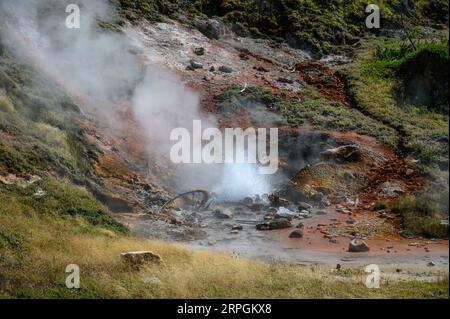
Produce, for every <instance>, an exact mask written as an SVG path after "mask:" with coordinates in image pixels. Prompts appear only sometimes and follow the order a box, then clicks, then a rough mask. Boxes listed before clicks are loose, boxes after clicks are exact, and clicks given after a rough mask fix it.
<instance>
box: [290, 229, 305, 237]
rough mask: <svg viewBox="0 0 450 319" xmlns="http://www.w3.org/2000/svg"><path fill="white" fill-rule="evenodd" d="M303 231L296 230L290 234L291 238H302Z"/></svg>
mask: <svg viewBox="0 0 450 319" xmlns="http://www.w3.org/2000/svg"><path fill="white" fill-rule="evenodd" d="M302 237H303V232H302V231H301V230H299V229H296V230H294V231H293V232H291V233H290V234H289V238H302Z"/></svg>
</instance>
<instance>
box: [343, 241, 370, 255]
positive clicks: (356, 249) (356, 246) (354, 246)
mask: <svg viewBox="0 0 450 319" xmlns="http://www.w3.org/2000/svg"><path fill="white" fill-rule="evenodd" d="M369 250H370V247H369V246H368V245H367V244H366V242H365V241H364V240H362V239H358V238H354V239H352V241H351V242H350V244H349V245H348V251H349V252H353V253H362V252H366V251H369Z"/></svg>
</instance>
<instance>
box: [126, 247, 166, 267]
mask: <svg viewBox="0 0 450 319" xmlns="http://www.w3.org/2000/svg"><path fill="white" fill-rule="evenodd" d="M120 258H121V259H122V261H123V262H124V263H125V264H127V265H128V266H132V267H140V266H142V265H144V264H146V263H155V262H156V263H159V262H161V261H162V259H161V256H159V255H157V254H155V253H153V252H151V251H130V252H124V253H121V254H120Z"/></svg>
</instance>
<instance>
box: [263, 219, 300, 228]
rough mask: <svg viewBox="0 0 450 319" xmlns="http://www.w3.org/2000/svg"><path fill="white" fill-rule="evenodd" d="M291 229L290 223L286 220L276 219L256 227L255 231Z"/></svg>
mask: <svg viewBox="0 0 450 319" xmlns="http://www.w3.org/2000/svg"><path fill="white" fill-rule="evenodd" d="M289 227H292V224H291V222H290V221H289V220H288V219H286V218H276V219H274V220H271V221H267V222H265V223H262V224H258V225H256V229H257V230H273V229H283V228H289Z"/></svg>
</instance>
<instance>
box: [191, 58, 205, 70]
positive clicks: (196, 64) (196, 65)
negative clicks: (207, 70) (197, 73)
mask: <svg viewBox="0 0 450 319" xmlns="http://www.w3.org/2000/svg"><path fill="white" fill-rule="evenodd" d="M189 66H190V67H191V68H193V69H194V70H195V69H203V64H202V63H200V62H198V61H195V60H191V61H190V62H189Z"/></svg>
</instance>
